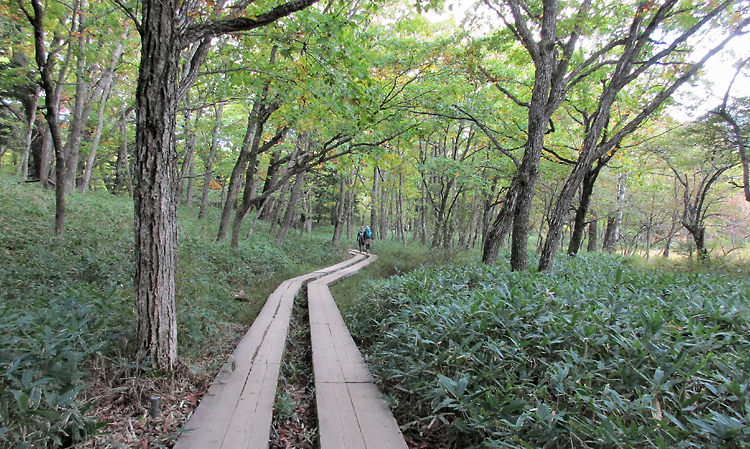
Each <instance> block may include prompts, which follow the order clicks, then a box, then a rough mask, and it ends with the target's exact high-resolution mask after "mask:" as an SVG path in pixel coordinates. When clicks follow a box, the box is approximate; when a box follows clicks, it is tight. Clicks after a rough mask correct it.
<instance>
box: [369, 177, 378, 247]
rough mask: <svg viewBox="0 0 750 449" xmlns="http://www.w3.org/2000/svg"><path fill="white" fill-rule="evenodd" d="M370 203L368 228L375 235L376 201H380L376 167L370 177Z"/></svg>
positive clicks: (376, 220) (376, 221) (376, 222)
mask: <svg viewBox="0 0 750 449" xmlns="http://www.w3.org/2000/svg"><path fill="white" fill-rule="evenodd" d="M371 198H372V201H371V202H370V228H372V229H371V230H372V233H373V235H375V232H376V230H377V225H378V200H379V199H380V170H379V169H378V166H377V165H376V166H375V168H374V169H373V175H372V195H371Z"/></svg>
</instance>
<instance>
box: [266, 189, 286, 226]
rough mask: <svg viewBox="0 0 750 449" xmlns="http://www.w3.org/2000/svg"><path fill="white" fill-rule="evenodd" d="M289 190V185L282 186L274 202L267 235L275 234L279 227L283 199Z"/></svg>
mask: <svg viewBox="0 0 750 449" xmlns="http://www.w3.org/2000/svg"><path fill="white" fill-rule="evenodd" d="M290 189H291V185H289V184H286V185H284V187H283V189H282V190H281V194H280V195H279V198H278V200H276V201H274V211H273V214H272V215H271V229H270V230H269V231H268V232H269V234H274V233H276V229H277V228H278V227H279V223H280V220H281V213H282V212H283V211H284V198H285V197H286V195H287V193H289V190H290Z"/></svg>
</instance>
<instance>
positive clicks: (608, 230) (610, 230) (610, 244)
mask: <svg viewBox="0 0 750 449" xmlns="http://www.w3.org/2000/svg"><path fill="white" fill-rule="evenodd" d="M615 221H616V218H615V216H614V215H609V216H607V225H606V226H605V228H604V239H603V240H602V249H603V250H604V251H607V252H609V253H611V252H612V251H614V250H615V245H616V244H617V240H616V239H615V238H614V235H615Z"/></svg>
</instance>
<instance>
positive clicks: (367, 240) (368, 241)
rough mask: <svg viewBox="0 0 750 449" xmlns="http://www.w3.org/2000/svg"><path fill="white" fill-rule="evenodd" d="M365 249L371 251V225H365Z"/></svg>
mask: <svg viewBox="0 0 750 449" xmlns="http://www.w3.org/2000/svg"><path fill="white" fill-rule="evenodd" d="M364 237H365V251H367V252H368V253H369V252H370V245H372V231H371V230H370V227H369V226H365V234H364Z"/></svg>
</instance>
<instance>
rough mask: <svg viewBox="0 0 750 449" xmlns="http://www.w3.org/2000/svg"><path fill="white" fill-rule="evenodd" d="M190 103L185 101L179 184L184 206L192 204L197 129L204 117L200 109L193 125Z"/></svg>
mask: <svg viewBox="0 0 750 449" xmlns="http://www.w3.org/2000/svg"><path fill="white" fill-rule="evenodd" d="M190 107H191V105H190V101H189V99H188V98H186V99H185V113H184V116H185V121H184V125H183V126H184V127H185V136H187V137H186V139H185V158H184V159H183V161H182V170H180V179H179V181H178V183H177V185H178V187H177V201H178V202H179V201H182V203H183V204H185V205H189V204H190V203H191V198H190V197H191V196H192V195H193V186H194V185H195V184H194V181H193V180H194V177H193V176H194V174H195V143H196V140H197V137H196V135H195V127H196V125H197V124H198V122H200V120H201V116H202V115H203V109H198V112H196V114H195V123H193V120H192V117H191V112H190ZM185 183H187V184H188V188H187V195H186V197H185V198H184V199H183V192H184V191H185Z"/></svg>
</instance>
